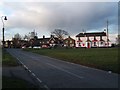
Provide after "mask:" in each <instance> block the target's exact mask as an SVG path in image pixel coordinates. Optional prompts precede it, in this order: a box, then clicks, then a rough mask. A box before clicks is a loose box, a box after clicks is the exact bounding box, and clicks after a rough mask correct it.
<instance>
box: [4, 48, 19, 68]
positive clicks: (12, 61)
mask: <svg viewBox="0 0 120 90" xmlns="http://www.w3.org/2000/svg"><path fill="white" fill-rule="evenodd" d="M2 65H3V66H18V65H19V64H18V62H17V60H16V58H14V57H13V56H11V55H10V54H9V53H8V52H7V51H6V50H5V49H4V50H3V53H2Z"/></svg>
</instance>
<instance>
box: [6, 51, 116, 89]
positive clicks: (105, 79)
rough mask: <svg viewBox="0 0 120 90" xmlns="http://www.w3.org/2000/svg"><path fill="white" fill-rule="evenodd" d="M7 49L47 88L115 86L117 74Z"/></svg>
mask: <svg viewBox="0 0 120 90" xmlns="http://www.w3.org/2000/svg"><path fill="white" fill-rule="evenodd" d="M7 51H8V52H9V53H10V54H12V55H13V56H14V57H16V58H17V59H18V60H20V61H21V62H22V63H23V64H25V65H26V66H27V67H28V68H29V69H30V70H31V71H32V72H34V74H35V75H36V76H37V77H38V79H39V80H40V81H42V82H44V84H46V85H47V86H48V87H49V88H117V87H118V75H117V74H114V73H108V72H106V71H102V70H98V69H93V68H88V67H85V66H82V65H78V64H73V63H69V62H65V61H61V60H58V59H53V58H50V57H47V56H43V55H38V54H35V53H31V52H26V51H22V50H20V49H7Z"/></svg>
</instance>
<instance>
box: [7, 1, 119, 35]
mask: <svg viewBox="0 0 120 90" xmlns="http://www.w3.org/2000/svg"><path fill="white" fill-rule="evenodd" d="M8 7H9V8H11V9H12V10H13V16H10V17H11V19H10V20H11V23H9V25H8V28H26V30H29V29H33V28H36V27H40V29H43V30H44V28H46V29H48V31H49V32H51V31H52V30H54V29H55V28H61V29H65V30H67V31H68V32H69V33H70V34H75V33H78V32H81V31H82V29H86V30H88V31H89V30H95V29H96V30H100V29H102V28H104V27H105V24H106V23H105V21H106V20H107V19H108V20H109V21H110V25H117V3H113V2H111V3H110V2H108V3H105V2H104V3H103V2H90V3H88V2H87V3H82V2H66V3H65V2H62V3H55V2H53V3H52V2H50V3H48V2H47V3H42V2H39V3H38V2H37V3H22V4H15V5H9V4H8ZM9 22H10V21H9Z"/></svg>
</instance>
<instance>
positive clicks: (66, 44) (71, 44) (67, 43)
mask: <svg viewBox="0 0 120 90" xmlns="http://www.w3.org/2000/svg"><path fill="white" fill-rule="evenodd" d="M64 47H75V40H74V39H73V38H71V37H70V36H69V37H68V38H66V39H64Z"/></svg>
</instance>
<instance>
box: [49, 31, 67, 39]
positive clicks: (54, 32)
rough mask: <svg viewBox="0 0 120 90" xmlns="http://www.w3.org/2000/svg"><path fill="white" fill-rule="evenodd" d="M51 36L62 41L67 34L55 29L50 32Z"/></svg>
mask: <svg viewBox="0 0 120 90" xmlns="http://www.w3.org/2000/svg"><path fill="white" fill-rule="evenodd" d="M51 34H52V35H55V36H56V37H57V38H58V39H59V40H63V39H64V37H65V36H68V35H69V34H68V32H67V31H65V30H61V29H55V30H54V31H53V32H51Z"/></svg>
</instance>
